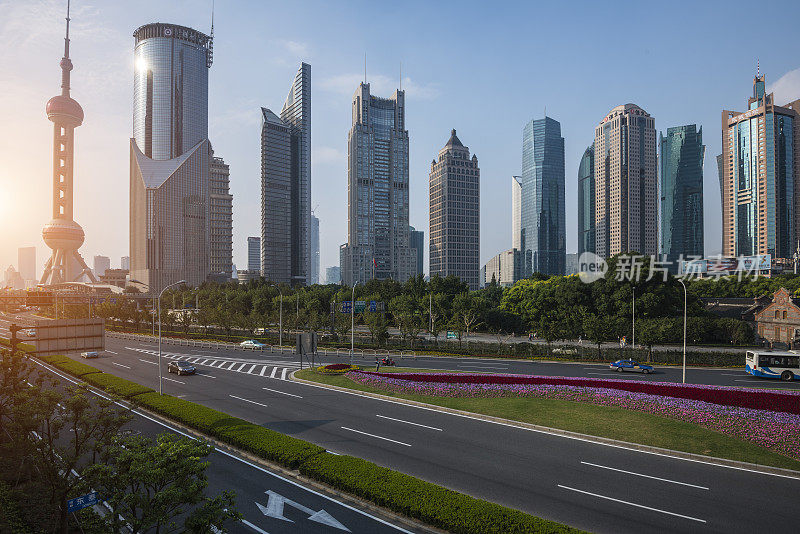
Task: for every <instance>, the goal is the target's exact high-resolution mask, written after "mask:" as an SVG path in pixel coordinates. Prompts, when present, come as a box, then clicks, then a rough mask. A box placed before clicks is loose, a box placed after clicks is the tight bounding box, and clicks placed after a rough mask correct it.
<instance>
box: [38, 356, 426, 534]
mask: <svg viewBox="0 0 800 534" xmlns="http://www.w3.org/2000/svg"><path fill="white" fill-rule="evenodd" d="M33 361H34V363H35V364H36V365H38V366H40V367H43V368H44V369H47V370H48V371H50V372H51V373H53V374H54V375H57V376H60V377H61V378H63V379H64V380H67V381H69V382H72V383H73V384H78V381H76V380H73V379H72V378H71V377H69V376H66V375H63V374H61V373H60V372H58V371H56V370H55V369H53V368H52V367H50V366H48V365H45V364H43V363H42V362H39V361H36V360H33ZM89 389H90V390H91V391H92V393H94V394H95V395H97V396H98V397H101V398H103V399H106V400H109V401H110V400H112V399H110V398H109V397H107V396H105V395H103V394H101V393H98V392H97V391H96V390H94V389H93V388H89ZM112 402H114V404H116V405H117V406H121V407H123V408H126V409H128V408H131V406H130V405H126V404H123V403H122V402H119V401H112ZM131 412H132V413H133V414H135V415H138V416H139V417H143V418H144V419H147V420H148V421H152V422H153V423H155V424H157V425H161V426H163V427H164V428H167V429H169V430H171V431H173V432H175V433H176V434H179V435H181V436H184V437H186V438H189V439H193V440H195V441H197V438H196V437H194V436H192V435H189V434H187V433H185V432H183V431H181V430H178V429H177V428H175V427H172V426H169V425H168V424H166V423H165V422H163V421H161V420H160V419H156V418H154V417H151V416H149V415H146V414H144V413H142V412H139V411H137V410H135V409H131ZM214 450H215V451H216V452H218V453H220V454H224V455H225V456H227V457H228V458H231V459H232V460H236V461H237V462H241V463H243V464H245V465H247V466H249V467H252V468H253V469H257V470H259V471H261V472H262V473H264V474H266V475H270V476H273V477H275V478H277V479H278V480H281V481H283V482H286V483H288V484H291V485H292V486H295V487H296V488H300V489H301V490H303V491H307V492H308V493H311V494H312V495H316V496H317V497H322V498H323V499H326V500H328V501H330V502H332V503H336V504H338V505H339V506H343V507H344V508H347V509H348V510H352V511H353V512H356V513H357V514H360V515H363V516H364V517H368V518H370V519H373V520H375V521H377V522H378V523H381V524H383V525H386V526H387V527H389V528H393V529H396V530H399V531H400V532H403V534H413V533H412V532H411V531H409V530H405V529H403V528H401V527H398V526H397V525H393V524H391V523H389V522H388V521H386V520H384V519H381V518H380V517H375V516H372V515H370V514H368V513H366V512H365V511H363V510H359V509H358V508H354V507H352V506H350V505H349V504H346V503H344V502H341V501H337V500H336V499H334V498H333V497H329V496H327V495H324V494H322V493H319V492H317V491H314V490H313V489H310V488H307V487H305V486H303V485H301V484H299V483H298V482H295V481H294V480H291V479H288V478H284V477H282V476H280V475H278V474H275V473H273V472H272V471H269V470H267V469H265V468H263V467H261V466H260V465H258V464H254V463H252V462H249V461H247V460H245V459H244V458H241V457H239V456H236V455H235V454H233V453H230V452H228V451H226V450H223V449H217V448H215V449H214ZM334 454H335V453H334ZM242 521H244V520H242ZM262 532H263V531H262Z"/></svg>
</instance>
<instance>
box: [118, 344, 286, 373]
mask: <svg viewBox="0 0 800 534" xmlns="http://www.w3.org/2000/svg"><path fill="white" fill-rule="evenodd" d="M125 348H126V349H128V350H132V351H136V352H140V353H142V354H147V355H149V356H156V355H158V352H157V351H155V350H149V349H141V348H134V347H125ZM161 356H162V357H164V358H169V359H171V360H183V361H187V362H191V363H193V364H196V365H203V366H206V367H210V368H215V369H220V370H224V371H231V372H233V373H242V374H250V375H255V376H262V377H264V378H273V379H275V380H288V375H289V373H291V372H292V371H294V370H295V369H299V367H300V366H299V365H298V364H295V363H293V362H285V363H283V362H280V363H279V362H275V363H266V364H263V363H252V361H250V362H242V361H240V360H239V361H230V360H217V359H211V358H205V359H203V358H202V357H197V356H194V355H192V354H179V353H173V352H162V353H161ZM140 361H142V362H144V363H149V364H151V365H157V363H156V362H153V361H150V360H143V359H141V358H140ZM237 366H238V367H237Z"/></svg>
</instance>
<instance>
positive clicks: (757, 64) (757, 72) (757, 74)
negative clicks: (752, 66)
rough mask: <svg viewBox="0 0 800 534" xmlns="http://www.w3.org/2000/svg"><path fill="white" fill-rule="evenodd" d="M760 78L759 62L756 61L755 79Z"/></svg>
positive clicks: (758, 60)
mask: <svg viewBox="0 0 800 534" xmlns="http://www.w3.org/2000/svg"><path fill="white" fill-rule="evenodd" d="M760 76H761V60H760V59H756V78H758V77H760Z"/></svg>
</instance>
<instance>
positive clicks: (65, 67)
mask: <svg viewBox="0 0 800 534" xmlns="http://www.w3.org/2000/svg"><path fill="white" fill-rule="evenodd" d="M69 4H70V0H67V18H66V20H67V32H66V34H65V35H64V57H63V58H61V94H62V95H64V96H69V71H71V70H72V60H71V59H70V58H69V20H70V19H69Z"/></svg>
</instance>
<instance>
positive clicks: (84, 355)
mask: <svg viewBox="0 0 800 534" xmlns="http://www.w3.org/2000/svg"><path fill="white" fill-rule="evenodd" d="M99 357H100V353H99V352H97V351H94V350H92V351H88V352H81V358H99Z"/></svg>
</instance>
